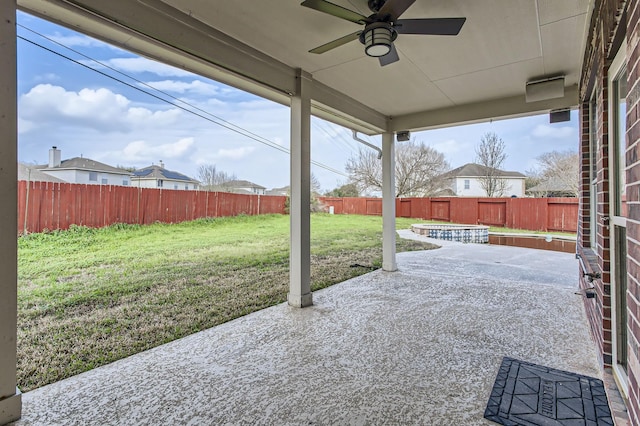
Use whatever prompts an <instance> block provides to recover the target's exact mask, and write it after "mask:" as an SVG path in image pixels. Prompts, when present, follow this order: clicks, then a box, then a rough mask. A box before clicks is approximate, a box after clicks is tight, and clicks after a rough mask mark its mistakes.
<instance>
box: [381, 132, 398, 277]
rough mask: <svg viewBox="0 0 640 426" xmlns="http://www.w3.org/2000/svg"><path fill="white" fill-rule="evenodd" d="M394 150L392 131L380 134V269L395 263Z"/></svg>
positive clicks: (387, 269)
mask: <svg viewBox="0 0 640 426" xmlns="http://www.w3.org/2000/svg"><path fill="white" fill-rule="evenodd" d="M395 170H396V150H395V145H394V142H393V133H383V134H382V269H383V270H385V271H389V272H393V271H397V270H398V266H397V264H396V175H395Z"/></svg>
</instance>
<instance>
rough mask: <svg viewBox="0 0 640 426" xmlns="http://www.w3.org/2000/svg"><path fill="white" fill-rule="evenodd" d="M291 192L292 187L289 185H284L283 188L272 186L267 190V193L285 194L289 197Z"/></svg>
mask: <svg viewBox="0 0 640 426" xmlns="http://www.w3.org/2000/svg"><path fill="white" fill-rule="evenodd" d="M290 192H291V188H290V187H289V186H288V185H287V186H283V187H282V188H272V189H270V190H268V191H266V192H265V195H284V196H287V197H288V196H289V193H290Z"/></svg>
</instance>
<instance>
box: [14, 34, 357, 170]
mask: <svg viewBox="0 0 640 426" xmlns="http://www.w3.org/2000/svg"><path fill="white" fill-rule="evenodd" d="M18 25H19V24H18ZM19 26H20V27H21V28H24V29H25V30H27V31H30V32H32V33H34V34H37V35H39V36H40V37H43V38H44V39H46V40H49V41H50V42H52V43H55V44H57V45H59V46H61V47H63V48H65V49H68V50H70V51H72V52H74V53H76V54H78V55H80V56H82V57H84V58H86V59H89V60H91V61H93V62H95V63H97V64H99V65H101V66H103V67H105V68H107V69H110V70H112V71H114V72H117V73H118V74H120V75H123V76H125V77H127V78H129V79H131V80H133V81H135V82H137V83H139V84H142V85H144V86H145V87H148V88H151V89H153V90H154V91H156V92H158V93H161V94H163V95H164V96H167V97H169V98H171V99H174V100H176V101H178V102H180V103H182V104H185V105H188V106H189V107H190V108H193V109H194V110H196V111H200V113H198V112H196V111H193V110H192V109H189V108H186V107H184V106H182V105H179V104H177V103H176V102H172V101H170V100H167V99H165V98H163V97H161V96H158V95H156V94H154V93H151V92H149V91H147V90H144V89H142V88H140V87H138V86H136V85H133V84H131V83H129V82H126V81H124V80H122V79H119V78H117V77H115V76H112V75H110V74H107V73H105V72H103V71H100V70H98V69H95V68H93V67H91V66H89V65H87V64H83V63H82V62H80V61H78V60H76V59H74V58H71V57H69V56H66V55H64V54H62V53H60V52H57V51H55V50H53V49H50V48H48V47H46V46H43V45H41V44H39V43H37V42H35V41H33V40H29V39H27V38H26V37H23V36H21V35H17V38H19V39H21V40H23V41H25V42H27V43H30V44H32V45H34V46H36V47H39V48H41V49H43V50H46V51H48V52H50V53H52V54H54V55H57V56H60V57H61V58H63V59H66V60H68V61H70V62H72V63H74V64H76V65H80V66H82V67H84V68H87V69H89V70H91V71H94V72H96V73H98V74H100V75H102V76H104V77H107V78H110V79H112V80H114V81H117V82H118V83H121V84H124V85H125V86H127V87H129V88H131V89H134V90H137V91H139V92H142V93H144V94H146V95H149V96H151V97H153V98H155V99H158V100H160V101H162V102H165V103H167V104H169V105H172V106H174V107H176V108H178V109H181V110H183V111H185V112H188V113H190V114H193V115H195V116H197V117H200V118H202V119H204V120H207V121H209V122H211V123H213V124H217V125H218V126H221V127H223V128H225V129H227V130H231V131H232V132H235V133H238V134H240V135H242V136H245V137H247V138H249V139H252V140H254V141H256V142H258V143H261V144H263V145H266V146H269V147H271V148H274V149H277V150H278V151H281V152H284V153H286V154H291V151H290V150H289V149H288V148H285V147H283V146H280V145H278V144H276V143H274V142H271V141H270V140H268V139H267V138H265V137H263V136H260V135H257V134H255V133H253V132H251V131H249V130H247V129H244V128H243V127H240V126H238V125H236V124H233V123H231V122H228V121H226V120H224V119H223V118H221V117H218V116H216V115H214V114H212V113H210V112H209V111H206V110H204V109H202V108H199V107H197V106H195V105H193V104H191V103H189V102H186V101H184V100H182V99H179V98H177V97H175V96H173V95H171V94H169V93H166V92H164V91H162V90H160V89H157V88H155V87H153V86H152V85H149V84H148V83H146V82H143V81H141V80H139V79H136V78H135V77H132V76H130V75H128V74H126V73H123V72H121V71H119V70H117V69H115V68H113V67H110V66H109V65H107V64H105V63H102V62H100V61H98V60H96V59H93V58H91V57H90V56H87V55H85V54H84V53H82V52H79V51H77V50H75V49H72V48H70V47H68V46H65V45H64V44H62V43H59V42H57V41H55V40H53V39H51V38H49V37H47V36H45V35H43V34H40V33H38V32H37V31H34V30H32V29H30V28H27V27H25V26H23V25H19ZM203 114H206V115H208V116H210V117H213V118H210V117H207V116H205V115H203ZM310 162H311V164H313V165H315V166H317V167H320V168H323V169H325V170H328V171H330V172H332V173H335V174H338V175H341V176H345V177H348V175H347V174H345V173H343V172H341V171H339V170H337V169H334V168H332V167H330V166H328V165H326V164H323V163H320V162H319V161H316V160H311V161H310Z"/></svg>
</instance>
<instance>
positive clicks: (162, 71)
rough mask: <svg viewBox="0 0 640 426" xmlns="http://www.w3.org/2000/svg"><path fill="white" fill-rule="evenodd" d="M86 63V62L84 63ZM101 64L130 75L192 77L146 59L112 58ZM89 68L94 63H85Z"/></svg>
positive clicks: (190, 74)
mask: <svg viewBox="0 0 640 426" xmlns="http://www.w3.org/2000/svg"><path fill="white" fill-rule="evenodd" d="M85 62H87V61H85ZM101 62H102V63H104V64H106V65H109V66H110V67H113V68H116V69H118V70H120V71H125V72H130V73H143V72H149V73H153V74H157V75H160V76H163V77H188V76H193V74H192V73H190V72H188V71H185V70H181V69H179V68H175V67H172V66H170V65H166V64H162V63H160V62H156V61H152V60H151V59H147V58H141V57H137V58H112V59H108V60H106V61H101ZM87 63H88V64H89V65H91V66H95V63H94V62H87Z"/></svg>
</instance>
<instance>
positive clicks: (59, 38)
mask: <svg viewBox="0 0 640 426" xmlns="http://www.w3.org/2000/svg"><path fill="white" fill-rule="evenodd" d="M47 37H48V38H50V39H51V40H53V41H55V42H56V43H60V44H62V45H64V46H68V47H111V46H110V45H108V44H106V43H103V42H101V41H99V40H96V39H95V38H91V37H88V36H85V35H82V34H74V35H62V34H60V33H55V34H52V35H51V34H50V35H47Z"/></svg>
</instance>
